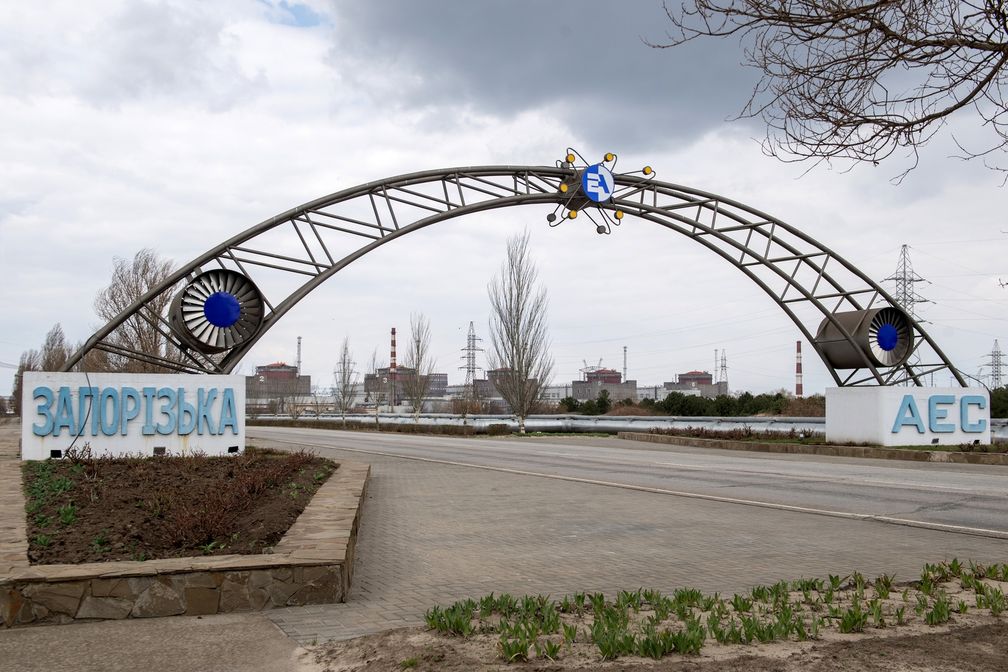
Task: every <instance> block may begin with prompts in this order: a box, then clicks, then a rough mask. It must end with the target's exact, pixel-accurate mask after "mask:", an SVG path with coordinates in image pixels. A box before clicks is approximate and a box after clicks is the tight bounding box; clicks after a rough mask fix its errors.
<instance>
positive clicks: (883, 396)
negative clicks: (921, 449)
mask: <svg viewBox="0 0 1008 672" xmlns="http://www.w3.org/2000/svg"><path fill="white" fill-rule="evenodd" d="M826 439H827V441H831V442H837V443H846V442H856V443H862V442H863V443H874V444H878V445H882V446H931V445H942V446H950V445H951V446H956V445H960V444H964V443H969V444H974V443H979V444H989V443H990V442H991V428H990V395H989V394H988V392H987V390H986V389H984V388H981V387H831V388H827V389H826Z"/></svg>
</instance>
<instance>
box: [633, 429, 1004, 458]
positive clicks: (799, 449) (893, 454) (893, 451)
mask: <svg viewBox="0 0 1008 672" xmlns="http://www.w3.org/2000/svg"><path fill="white" fill-rule="evenodd" d="M616 436H617V438H620V439H628V440H630V441H644V442H647V443H664V444H668V445H673V446H687V447H693V448H719V449H721V450H745V451H749V452H755V453H787V454H792V455H826V456H830V457H860V458H870V459H876V460H908V461H912V462H945V463H953V464H988V465H995V466H1008V453H962V452H951V451H943V450H911V449H907V448H882V447H879V446H833V445H806V444H802V443H759V442H756V441H734V440H730V439H696V438H692V437H689V436H672V435H668V434H646V433H643V432H619V433H617V435H616Z"/></svg>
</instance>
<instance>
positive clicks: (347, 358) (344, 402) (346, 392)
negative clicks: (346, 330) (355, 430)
mask: <svg viewBox="0 0 1008 672" xmlns="http://www.w3.org/2000/svg"><path fill="white" fill-rule="evenodd" d="M375 357H377V355H375ZM333 377H335V378H336V386H335V387H333V396H334V397H335V399H336V409H337V410H338V411H339V413H340V417H342V418H343V424H344V425H346V414H347V413H348V412H349V411H350V409H351V408H352V407H353V402H354V393H355V392H356V390H357V371H355V370H354V361H353V355H352V354H351V353H350V339H349V338H348V337H346V336H344V337H343V345H342V346H341V347H340V356H339V359H338V360H337V361H336V368H335V369H333Z"/></svg>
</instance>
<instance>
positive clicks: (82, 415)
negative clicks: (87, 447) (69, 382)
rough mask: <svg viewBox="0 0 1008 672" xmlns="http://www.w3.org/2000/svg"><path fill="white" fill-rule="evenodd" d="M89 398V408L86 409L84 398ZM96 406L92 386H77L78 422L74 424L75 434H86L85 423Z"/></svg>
mask: <svg viewBox="0 0 1008 672" xmlns="http://www.w3.org/2000/svg"><path fill="white" fill-rule="evenodd" d="M85 399H87V400H89V406H88V410H86V411H85V410H84V400H85ZM93 406H94V399H92V398H91V388H90V387H78V388H77V424H76V425H74V428H73V433H74V436H82V435H83V434H84V425H85V424H86V423H87V416H88V414H89V413H90V411H91V408H92V407H93Z"/></svg>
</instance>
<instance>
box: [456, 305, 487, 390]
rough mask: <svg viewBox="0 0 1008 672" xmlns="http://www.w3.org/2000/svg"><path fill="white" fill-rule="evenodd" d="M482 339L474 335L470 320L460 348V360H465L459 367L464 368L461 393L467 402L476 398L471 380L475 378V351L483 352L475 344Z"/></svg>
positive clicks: (474, 330) (474, 329) (474, 331)
mask: <svg viewBox="0 0 1008 672" xmlns="http://www.w3.org/2000/svg"><path fill="white" fill-rule="evenodd" d="M482 340H483V339H482V338H479V337H478V336H476V328H475V327H474V326H473V323H472V322H470V323H469V334H468V336H466V345H465V347H464V348H462V361H463V362H465V364H464V365H463V366H460V367H459V368H460V369H465V372H466V378H465V386H463V388H462V390H463V392H462V394H463V398H464V399H465V401H466V402H467V403H468V402H470V401H472V400H474V399H475V398H476V394H475V387H474V386H475V383H474V382H473V381H475V380H476V371H477V366H476V353H477V352H483V348H481V347H479V346H478V345H476V344H477V343H479V342H480V341H482Z"/></svg>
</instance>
